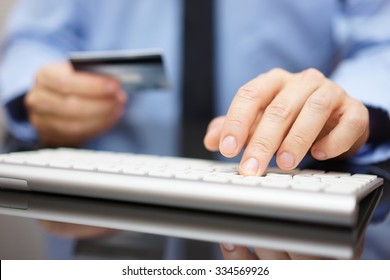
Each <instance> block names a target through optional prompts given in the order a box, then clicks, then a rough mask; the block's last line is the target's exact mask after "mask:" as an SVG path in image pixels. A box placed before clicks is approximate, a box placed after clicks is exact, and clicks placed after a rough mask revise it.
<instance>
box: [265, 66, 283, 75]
mask: <svg viewBox="0 0 390 280" xmlns="http://www.w3.org/2000/svg"><path fill="white" fill-rule="evenodd" d="M286 73H287V71H286V70H283V69H282V68H273V69H271V70H269V71H268V72H267V74H268V75H270V76H281V75H285V74H286Z"/></svg>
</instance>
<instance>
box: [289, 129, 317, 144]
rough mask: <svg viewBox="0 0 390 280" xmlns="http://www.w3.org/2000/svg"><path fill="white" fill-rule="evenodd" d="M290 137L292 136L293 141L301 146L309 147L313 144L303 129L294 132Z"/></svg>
mask: <svg viewBox="0 0 390 280" xmlns="http://www.w3.org/2000/svg"><path fill="white" fill-rule="evenodd" d="M290 137H291V140H292V141H293V143H295V145H297V146H299V147H309V146H311V144H312V143H311V142H310V141H309V139H308V137H307V135H306V133H304V132H303V131H299V132H294V133H292V134H291V136H290Z"/></svg>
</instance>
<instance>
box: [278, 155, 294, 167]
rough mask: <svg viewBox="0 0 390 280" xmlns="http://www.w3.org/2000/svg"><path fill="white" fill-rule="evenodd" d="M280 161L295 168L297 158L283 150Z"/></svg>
mask: <svg viewBox="0 0 390 280" xmlns="http://www.w3.org/2000/svg"><path fill="white" fill-rule="evenodd" d="M279 161H280V163H281V165H282V166H283V167H286V168H293V167H294V165H295V159H294V157H293V156H292V155H290V154H289V153H287V152H283V153H281V154H280V155H279Z"/></svg>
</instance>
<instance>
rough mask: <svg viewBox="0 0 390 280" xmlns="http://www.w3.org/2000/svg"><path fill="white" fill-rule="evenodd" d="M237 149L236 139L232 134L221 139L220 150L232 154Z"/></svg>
mask: <svg viewBox="0 0 390 280" xmlns="http://www.w3.org/2000/svg"><path fill="white" fill-rule="evenodd" d="M236 150H237V141H236V138H234V137H233V136H227V137H225V138H224V139H223V140H222V144H221V151H222V152H223V153H226V154H233V153H234V152H235V151H236Z"/></svg>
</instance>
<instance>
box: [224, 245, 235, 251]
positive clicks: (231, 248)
mask: <svg viewBox="0 0 390 280" xmlns="http://www.w3.org/2000/svg"><path fill="white" fill-rule="evenodd" d="M222 247H223V248H224V249H225V250H226V251H229V252H231V251H234V249H235V248H236V246H234V245H233V244H231V243H222Z"/></svg>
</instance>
